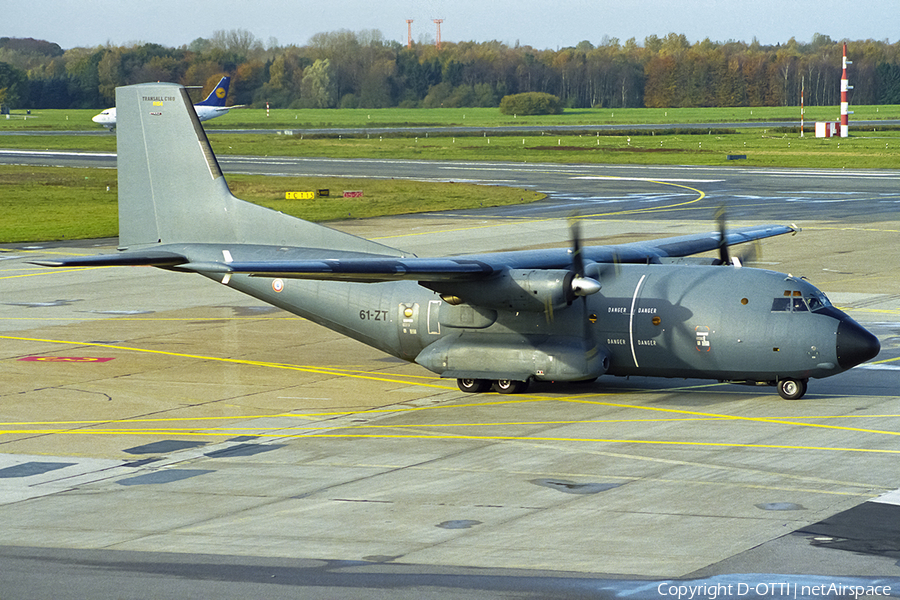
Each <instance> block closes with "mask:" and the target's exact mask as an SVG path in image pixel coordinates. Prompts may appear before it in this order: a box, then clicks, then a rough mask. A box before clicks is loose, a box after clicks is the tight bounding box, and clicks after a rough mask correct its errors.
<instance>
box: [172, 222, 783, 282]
mask: <svg viewBox="0 0 900 600" xmlns="http://www.w3.org/2000/svg"><path fill="white" fill-rule="evenodd" d="M798 231H799V228H798V227H796V226H784V225H765V226H758V227H747V228H743V229H736V230H733V231H731V232H729V233H728V234H727V235H726V236H725V242H726V243H727V244H728V245H737V244H743V243H746V242H752V241H755V240H760V239H764V238H768V237H773V236H777V235H784V234H788V233H797V232H798ZM720 243H721V240H720V236H719V233H718V232H710V233H704V234H697V235H687V236H679V237H672V238H663V239H658V240H652V241H644V242H634V243H630V244H621V245H616V246H589V247H586V248H584V256H585V260H587V261H590V262H595V263H601V264H602V263H612V262H619V263H644V262H659V261H660V259H663V258H683V257H688V256H693V255H695V254H700V253H703V252H710V251H714V250H717V249H718V248H719V245H720ZM571 263H572V256H571V254H570V252H569V250H568V249H567V248H556V249H550V250H526V251H515V252H499V253H494V254H482V255H471V256H465V257H445V258H416V257H409V258H392V257H384V256H378V257H374V256H373V257H371V258H350V259H303V260H281V261H278V260H273V261H253V262H241V261H235V262H231V263H227V264H226V263H214V264H210V265H206V266H205V268H204V266H203V265H199V264H198V265H185V267H186V268H187V269H190V270H197V271H208V272H219V273H245V274H249V275H251V276H253V277H282V278H287V279H320V280H334V281H356V282H370V283H374V282H380V281H397V280H402V279H409V280H415V281H423V282H426V281H435V282H437V281H474V280H478V279H482V278H485V277H488V276H490V275H492V274H494V273H497V272H500V271H503V270H504V269H566V268H569V267H570V266H571Z"/></svg>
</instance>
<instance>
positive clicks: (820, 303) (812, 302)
mask: <svg viewBox="0 0 900 600" xmlns="http://www.w3.org/2000/svg"><path fill="white" fill-rule="evenodd" d="M806 301H807V302H808V303H809V310H811V311H813V312H815V311H817V310H822V309H823V308H828V307H829V306H831V301H830V300H829V299H828V297H827V296H825V294H823V293H822V292H816V293H814V294H813V295H812V296H810V297H809V298H807V299H806Z"/></svg>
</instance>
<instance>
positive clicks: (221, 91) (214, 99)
mask: <svg viewBox="0 0 900 600" xmlns="http://www.w3.org/2000/svg"><path fill="white" fill-rule="evenodd" d="M229 83H231V77H227V76H226V77H223V78H222V79H220V80H219V83H217V84H216V87H215V89H213V91H211V92H210V93H209V96H207V97H206V98H204V100H203V102H198V103H197V104H196V106H225V100H227V99H228V84H229Z"/></svg>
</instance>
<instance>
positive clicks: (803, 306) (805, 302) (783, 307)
mask: <svg viewBox="0 0 900 600" xmlns="http://www.w3.org/2000/svg"><path fill="white" fill-rule="evenodd" d="M799 294H800V292H794V293H791V292H785V293H784V297H782V298H775V299H774V300H772V312H809V311H818V310H823V309H825V308H828V307H829V306H831V302H830V301H829V300H828V298H827V297H826V296H825V294H823V293H822V292H815V293H813V294H812V295H811V296H809V297H808V298H802V297H800V295H799Z"/></svg>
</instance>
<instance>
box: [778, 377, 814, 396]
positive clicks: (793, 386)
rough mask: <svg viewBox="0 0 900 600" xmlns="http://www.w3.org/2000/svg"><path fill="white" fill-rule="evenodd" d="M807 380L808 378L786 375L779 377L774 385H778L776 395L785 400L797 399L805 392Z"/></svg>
mask: <svg viewBox="0 0 900 600" xmlns="http://www.w3.org/2000/svg"><path fill="white" fill-rule="evenodd" d="M808 381H809V380H808V379H791V378H790V377H787V378H785V379H779V380H778V383H776V384H775V385H776V386H778V395H779V396H781V397H782V398H784V399H785V400H799V399H800V398H802V397H803V394H805V393H806V384H807V382H808Z"/></svg>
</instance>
